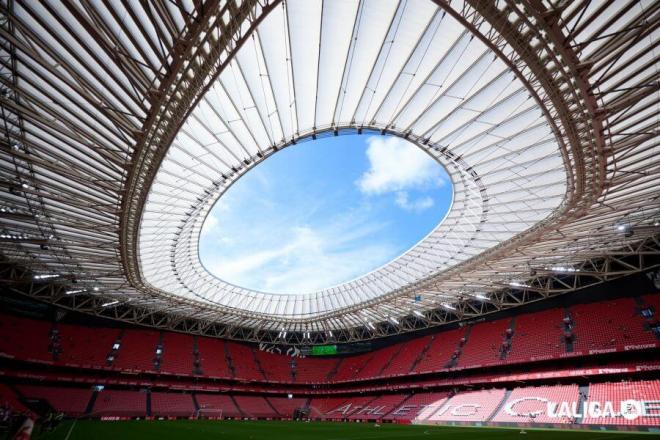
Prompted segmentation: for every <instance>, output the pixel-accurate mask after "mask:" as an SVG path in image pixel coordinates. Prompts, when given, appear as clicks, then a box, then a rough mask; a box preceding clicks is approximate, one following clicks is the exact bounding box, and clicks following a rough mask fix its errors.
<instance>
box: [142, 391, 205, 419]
mask: <svg viewBox="0 0 660 440" xmlns="http://www.w3.org/2000/svg"><path fill="white" fill-rule="evenodd" d="M194 413H195V404H194V403H193V400H192V395H190V394H182V393H156V392H152V393H151V415H152V416H156V417H158V416H172V417H190V416H192V415H193V414H194Z"/></svg>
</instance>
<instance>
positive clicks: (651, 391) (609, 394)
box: [582, 380, 660, 426]
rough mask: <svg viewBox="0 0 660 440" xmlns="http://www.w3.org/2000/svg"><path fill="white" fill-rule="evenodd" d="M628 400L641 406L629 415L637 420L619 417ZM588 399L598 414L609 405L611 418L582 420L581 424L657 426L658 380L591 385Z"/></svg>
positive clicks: (659, 415)
mask: <svg viewBox="0 0 660 440" xmlns="http://www.w3.org/2000/svg"><path fill="white" fill-rule="evenodd" d="M631 399H632V400H636V401H637V402H640V403H641V406H640V407H638V408H634V409H633V411H632V412H631V414H632V415H638V416H639V417H635V418H626V417H624V416H623V415H622V414H621V413H622V411H623V412H625V411H624V407H625V405H624V402H626V401H628V400H631ZM588 400H589V402H598V403H599V404H600V408H601V410H602V411H605V405H606V402H611V403H612V405H613V411H611V413H613V414H612V417H604V416H601V417H589V416H587V417H584V419H583V420H582V423H584V424H596V425H646V426H660V381H659V380H653V381H644V382H640V381H634V382H618V383H599V384H592V385H590V386H589V399H588ZM640 410H641V411H640Z"/></svg>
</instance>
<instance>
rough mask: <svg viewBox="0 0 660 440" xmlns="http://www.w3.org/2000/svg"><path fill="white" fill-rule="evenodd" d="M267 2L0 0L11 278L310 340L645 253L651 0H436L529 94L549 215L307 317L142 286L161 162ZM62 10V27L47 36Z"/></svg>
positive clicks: (166, 314) (185, 318)
mask: <svg viewBox="0 0 660 440" xmlns="http://www.w3.org/2000/svg"><path fill="white" fill-rule="evenodd" d="M239 3H240V5H239ZM278 3H279V2H278V1H272V2H269V1H255V0H253V1H242V2H236V1H233V0H232V1H213V0H210V1H207V2H199V3H195V6H194V7H192V9H186V8H185V7H184V6H182V5H180V4H178V3H162V4H161V3H158V2H154V3H153V4H145V5H143V8H144V9H140V10H127V11H126V12H127V14H128V16H129V17H130V20H126V19H122V18H121V17H122V16H124V13H123V12H124V11H117V10H116V9H115V8H114V7H112V6H108V7H105V6H100V5H96V4H92V5H90V4H85V5H82V6H81V5H78V4H77V3H74V2H71V1H68V0H66V1H63V2H62V10H61V11H57V10H54V9H53V7H52V6H50V5H49V4H47V3H43V4H35V3H33V2H29V1H23V0H21V1H8V0H5V1H2V2H0V14H1V17H0V21H1V23H0V43H1V46H0V50H1V53H0V62H1V64H0V81H1V83H0V87H1V88H2V90H1V91H2V93H1V95H0V110H1V111H2V120H3V127H2V130H3V134H2V144H1V146H0V185H1V188H0V194H1V195H0V198H1V202H2V207H1V209H0V219H1V222H2V229H3V230H2V234H1V235H0V249H1V250H2V253H3V255H4V257H5V259H6V261H5V262H3V265H2V267H3V272H4V274H3V277H2V279H3V280H4V281H3V283H4V284H6V286H7V288H9V289H12V290H14V291H17V292H20V293H23V294H26V295H29V296H32V297H34V298H37V299H40V300H44V301H48V302H51V303H54V304H56V305H58V306H62V307H66V308H69V309H73V310H79V311H82V312H85V313H90V314H94V315H98V316H106V317H111V318H114V319H118V320H122V321H126V322H133V323H137V324H142V325H149V326H153V327H158V328H163V329H172V330H178V331H185V332H191V333H197V334H206V335H212V336H220V337H227V338H233V339H240V340H249V341H258V342H282V341H283V340H284V341H285V342H287V343H292V344H303V343H304V344H320V343H325V342H329V341H337V342H352V341H359V340H364V339H373V338H378V337H383V336H387V335H392V334H397V333H404V332H409V331H413V330H418V329H422V328H427V327H431V326H436V325H441V324H446V323H449V322H455V321H457V320H465V319H474V318H478V317H479V316H482V315H485V314H488V313H492V312H494V311H498V310H502V309H507V308H510V307H515V306H518V305H521V304H525V303H529V302H532V301H538V300H542V299H544V298H547V297H550V296H555V295H560V294H564V293H568V292H571V291H574V290H577V289H580V288H584V287H587V286H591V285H594V284H598V283H602V282H605V281H607V280H610V279H614V278H617V277H620V276H625V275H629V274H632V273H636V272H639V271H642V270H647V269H649V268H653V267H656V266H657V264H658V262H657V256H658V255H660V244H659V239H658V231H659V229H658V221H659V220H660V200H659V198H660V179H658V175H660V161H659V160H658V157H660V155H658V141H657V139H658V127H659V125H660V124H659V122H660V120H659V119H660V118H659V116H658V110H657V109H658V105H660V93H659V88H660V82H659V80H660V77H659V75H660V73H659V72H658V71H657V69H656V68H655V67H654V66H657V64H658V61H659V60H658V56H657V55H655V54H654V53H655V52H654V50H655V48H656V46H657V36H658V25H659V23H660V4H658V3H657V2H655V3H654V2H651V3H650V4H649V5H648V6H647V7H645V8H643V10H642V11H641V12H635V13H633V14H630V13H627V11H630V10H633V8H632V6H633V5H635V4H636V2H634V1H631V2H607V3H603V4H602V5H600V6H598V7H596V6H594V5H593V4H592V2H590V1H588V0H583V1H575V2H574V1H556V2H549V1H540V0H523V1H513V0H510V1H497V2H491V1H476V0H472V1H468V2H465V3H461V4H459V3H458V2H446V1H441V0H438V1H436V3H437V4H438V5H439V6H440V7H441V8H442V9H443V10H444V11H446V13H448V14H451V15H452V16H453V17H454V18H455V19H457V20H458V21H460V22H461V23H462V24H463V25H464V26H465V27H466V28H467V29H468V30H470V31H471V32H472V33H473V34H474V35H476V36H477V37H478V38H480V39H481V40H482V41H483V42H484V44H486V45H487V46H488V47H489V48H490V49H491V50H493V51H494V52H495V53H496V54H498V55H499V57H500V58H501V59H502V60H503V61H504V62H505V63H507V65H508V66H509V67H510V68H511V69H512V71H513V72H515V73H516V75H517V77H518V79H519V80H520V81H522V82H523V83H524V84H525V86H526V87H527V89H528V91H529V93H530V94H532V96H533V97H534V99H535V100H536V101H537V103H538V104H539V106H540V107H541V108H542V110H543V111H544V113H545V116H546V118H547V120H548V121H549V123H550V125H551V127H552V129H553V131H554V134H555V138H556V139H557V141H558V143H559V145H560V147H561V149H562V154H563V158H564V163H565V167H566V170H567V194H566V197H565V199H564V202H563V203H562V205H561V206H560V207H558V208H557V209H556V210H555V211H554V212H553V214H552V215H551V216H550V217H548V218H546V219H545V220H543V221H542V222H539V223H538V224H536V225H535V226H534V227H532V228H530V229H529V230H527V231H525V232H523V233H521V234H518V235H517V236H515V237H514V238H512V239H510V240H507V241H506V242H503V243H501V244H499V245H497V246H495V247H492V248H490V249H488V250H487V251H485V252H482V253H481V254H479V255H477V256H476V257H473V258H470V259H468V260H466V261H464V262H462V263H461V264H459V265H457V266H455V267H453V268H451V269H448V270H444V271H442V272H440V273H437V274H434V275H432V276H430V277H428V278H426V279H423V280H421V281H418V282H416V283H413V284H410V285H408V286H406V287H405V288H402V289H397V290H395V291H393V292H390V293H388V294H386V295H383V296H381V297H378V298H376V299H374V300H370V301H367V302H363V303H361V304H357V305H355V306H352V307H346V308H342V309H339V310H334V311H332V312H328V313H325V314H323V315H322V316H318V317H314V318H313V319H296V320H287V319H278V317H276V316H265V315H262V314H256V313H249V312H246V311H241V310H232V309H228V308H223V307H220V306H214V305H208V304H202V303H200V302H198V301H194V300H190V299H185V298H182V297H178V296H174V295H170V294H168V293H167V292H164V291H162V290H159V289H154V288H153V287H151V286H149V285H148V284H147V283H145V282H144V280H143V277H142V275H141V271H140V263H139V258H138V252H137V243H138V235H139V223H140V218H141V212H142V208H143V206H144V204H145V201H146V197H147V194H148V191H149V188H150V187H151V184H152V182H153V179H154V177H155V175H156V172H157V170H158V166H159V164H160V163H161V162H162V160H163V158H164V157H165V155H166V153H167V150H168V148H169V146H170V144H171V142H172V140H173V138H174V136H175V135H176V133H177V132H178V131H179V128H180V127H181V125H182V124H183V121H184V120H185V119H186V117H187V116H188V115H189V114H190V112H191V110H192V108H193V107H194V106H195V104H196V103H197V102H198V101H199V100H200V99H201V97H202V96H203V94H204V92H205V90H207V89H208V87H210V85H211V84H212V82H213V81H214V79H215V78H217V76H218V75H219V74H220V73H221V72H222V70H223V69H224V68H225V66H226V65H227V63H228V62H229V61H230V60H231V59H232V57H233V56H234V54H235V53H236V51H237V50H238V49H239V48H240V46H241V44H242V43H243V42H244V41H245V39H246V38H247V37H249V36H250V35H251V33H252V31H253V30H254V29H255V28H256V27H257V25H258V24H259V23H260V21H261V20H262V19H263V18H264V17H265V16H266V15H267V14H268V13H269V12H270V11H271V10H272V9H273V8H274V7H275V6H276V5H277V4H278ZM635 11H637V10H636V9H635ZM53 17H55V18H54V19H53ZM74 23H75V26H76V29H79V31H77V33H76V34H75V35H77V36H78V39H74V40H66V39H62V38H58V35H60V34H61V27H63V26H64V27H71V26H72V25H73V24H74ZM613 29H614V31H613ZM45 35H51V36H53V37H52V38H45ZM639 59H643V60H646V61H644V62H641V63H640V62H636V61H637V60H639ZM420 142H423V140H420ZM420 294H423V297H424V300H423V302H422V304H421V306H420V305H419V304H417V302H416V301H415V297H417V296H418V295H420ZM401 310H404V311H408V313H407V314H406V316H403V317H401V316H400V311H401ZM392 316H398V318H397V319H396V320H392V319H391V317H392ZM282 329H284V330H286V336H285V337H283V332H282Z"/></svg>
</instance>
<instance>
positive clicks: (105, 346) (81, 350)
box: [59, 324, 119, 368]
mask: <svg viewBox="0 0 660 440" xmlns="http://www.w3.org/2000/svg"><path fill="white" fill-rule="evenodd" d="M59 330H60V335H61V346H62V353H61V354H60V359H59V363H61V364H66V365H74V366H79V367H84V368H95V367H96V368H98V367H99V366H104V365H106V362H107V357H108V354H109V353H110V351H111V350H112V346H113V344H114V343H115V341H116V340H117V338H118V337H119V330H118V329H111V328H108V329H105V328H95V327H83V326H80V325H68V324H60V325H59Z"/></svg>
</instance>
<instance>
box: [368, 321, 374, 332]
mask: <svg viewBox="0 0 660 440" xmlns="http://www.w3.org/2000/svg"><path fill="white" fill-rule="evenodd" d="M367 327H369V328H370V329H371V330H376V327H374V325H373V324H372V323H370V322H367Z"/></svg>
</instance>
